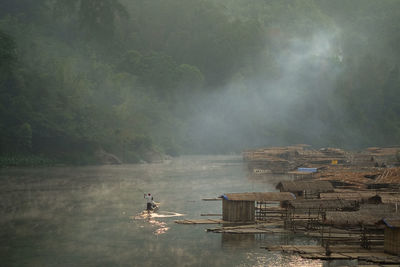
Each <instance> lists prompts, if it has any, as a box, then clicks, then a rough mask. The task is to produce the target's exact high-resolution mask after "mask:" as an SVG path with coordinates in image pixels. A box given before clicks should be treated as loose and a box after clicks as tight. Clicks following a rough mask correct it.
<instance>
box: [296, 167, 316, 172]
mask: <svg viewBox="0 0 400 267" xmlns="http://www.w3.org/2000/svg"><path fill="white" fill-rule="evenodd" d="M297 170H298V171H299V172H317V171H318V170H317V168H297Z"/></svg>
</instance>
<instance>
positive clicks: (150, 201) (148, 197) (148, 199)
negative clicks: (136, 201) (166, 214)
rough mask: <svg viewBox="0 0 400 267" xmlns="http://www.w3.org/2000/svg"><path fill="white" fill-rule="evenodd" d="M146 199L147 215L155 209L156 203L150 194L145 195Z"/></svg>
mask: <svg viewBox="0 0 400 267" xmlns="http://www.w3.org/2000/svg"><path fill="white" fill-rule="evenodd" d="M144 198H145V199H146V202H147V208H146V209H147V213H150V211H151V210H153V207H154V202H153V196H152V195H151V194H150V193H148V194H147V195H146V194H144Z"/></svg>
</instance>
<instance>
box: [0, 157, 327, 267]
mask: <svg viewBox="0 0 400 267" xmlns="http://www.w3.org/2000/svg"><path fill="white" fill-rule="evenodd" d="M0 177H1V184H0V190H1V205H2V208H1V231H0V235H1V239H0V255H1V259H2V264H4V266H116V265H117V266H270V265H278V266H279V265H285V266H299V264H301V265H302V266H322V262H320V261H305V260H301V259H300V258H299V257H298V256H293V255H283V254H282V255H281V254H279V253H271V252H268V251H266V250H263V249H260V246H261V245H262V244H263V243H264V242H265V243H268V244H280V243H282V242H283V243H288V242H289V243H293V242H296V243H298V242H300V243H303V244H313V241H309V240H307V239H304V238H298V239H293V237H290V236H289V237H288V236H280V235H267V236H264V237H262V236H254V235H249V236H242V235H240V236H237V235H220V234H214V233H207V232H205V229H206V228H207V227H214V226H215V225H210V226H204V225H178V224H175V223H174V220H177V219H200V218H201V219H204V217H201V216H200V214H201V213H221V203H220V202H218V201H217V202H215V201H201V199H202V198H207V197H215V196H218V195H220V194H222V193H228V192H249V191H273V190H274V185H275V183H273V184H272V183H271V182H268V180H265V179H251V178H250V179H248V178H246V170H245V169H244V167H243V165H242V163H241V162H240V158H237V157H232V156H231V157H229V156H223V157H222V156H221V157H217V156H213V157H204V156H203V157H200V156H199V157H197V156H196V157H184V158H179V159H174V160H172V161H170V162H166V163H163V164H143V165H121V166H99V167H78V168H69V167H68V168H66V167H54V168H43V169H8V170H1V173H0ZM38 181H40V183H38ZM143 190H144V191H145V192H151V193H152V194H153V196H154V198H155V201H156V202H160V209H159V211H158V212H156V213H155V214H153V216H151V217H149V218H146V217H145V216H143V217H140V215H141V213H142V212H143V211H144V209H145V201H144V199H143V192H142V191H143ZM213 218H215V217H213Z"/></svg>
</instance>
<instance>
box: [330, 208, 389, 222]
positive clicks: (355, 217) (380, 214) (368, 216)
mask: <svg viewBox="0 0 400 267" xmlns="http://www.w3.org/2000/svg"><path fill="white" fill-rule="evenodd" d="M383 206H386V205H382V207H381V205H374V208H369V206H364V207H363V208H360V210H358V211H352V212H343V211H327V212H326V217H325V223H327V224H332V225H360V224H363V225H376V224H378V223H379V222H380V221H381V220H382V219H383V218H387V217H393V216H395V215H396V213H394V212H393V210H390V209H388V208H387V207H383ZM371 207H372V206H371Z"/></svg>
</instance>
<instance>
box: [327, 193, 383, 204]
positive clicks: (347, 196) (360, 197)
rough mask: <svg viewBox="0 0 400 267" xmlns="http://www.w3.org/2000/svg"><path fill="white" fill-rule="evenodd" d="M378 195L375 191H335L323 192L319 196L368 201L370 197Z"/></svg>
mask: <svg viewBox="0 0 400 267" xmlns="http://www.w3.org/2000/svg"><path fill="white" fill-rule="evenodd" d="M374 196H376V192H375V191H344V192H333V193H321V194H320V195H319V197H320V198H321V199H325V200H334V199H342V200H353V201H358V202H363V201H367V200H368V199H369V198H371V197H374Z"/></svg>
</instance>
